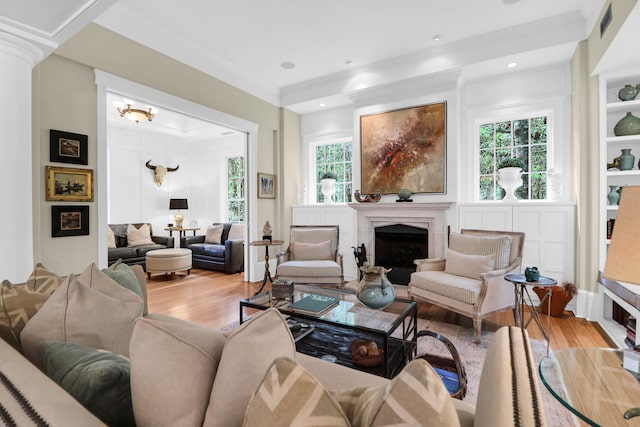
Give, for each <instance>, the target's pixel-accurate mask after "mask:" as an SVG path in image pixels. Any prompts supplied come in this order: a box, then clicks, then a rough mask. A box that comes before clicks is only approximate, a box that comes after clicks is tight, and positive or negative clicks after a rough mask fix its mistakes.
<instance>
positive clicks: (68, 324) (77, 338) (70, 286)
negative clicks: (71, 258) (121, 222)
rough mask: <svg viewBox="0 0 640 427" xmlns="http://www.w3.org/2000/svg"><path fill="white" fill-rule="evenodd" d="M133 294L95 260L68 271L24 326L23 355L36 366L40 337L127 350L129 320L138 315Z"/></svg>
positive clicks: (39, 361) (39, 363)
mask: <svg viewBox="0 0 640 427" xmlns="http://www.w3.org/2000/svg"><path fill="white" fill-rule="evenodd" d="M143 305H144V304H143V302H142V300H141V299H140V297H139V296H138V295H136V294H135V293H134V292H131V291H130V290H128V289H125V288H124V287H122V286H120V285H119V284H118V283H116V282H115V281H114V280H113V279H111V278H110V277H109V276H107V275H106V274H104V273H103V272H101V271H100V270H99V269H98V267H96V265H95V264H91V265H90V266H88V267H87V268H86V269H85V271H84V272H82V274H80V275H78V276H69V277H68V278H67V279H65V281H64V282H63V283H62V284H61V285H60V288H59V289H58V290H57V291H56V292H54V293H53V294H52V295H51V297H49V299H48V300H47V302H46V303H45V304H44V305H43V306H42V308H41V309H40V310H39V311H38V312H37V313H36V314H35V315H34V316H33V317H32V318H31V320H29V322H28V323H27V324H26V325H25V327H24V329H23V330H22V333H21V334H20V339H21V341H22V347H23V349H24V354H25V356H26V357H27V359H29V360H30V361H31V362H32V363H33V364H34V365H36V366H38V367H39V368H42V348H41V345H42V342H43V341H46V340H54V341H63V342H75V343H79V344H84V345H88V346H90V347H94V348H102V349H105V350H108V351H112V352H114V353H117V354H122V355H125V356H127V355H128V354H129V341H130V339H131V333H132V331H133V322H134V320H135V319H136V318H137V317H139V316H141V315H142V311H143Z"/></svg>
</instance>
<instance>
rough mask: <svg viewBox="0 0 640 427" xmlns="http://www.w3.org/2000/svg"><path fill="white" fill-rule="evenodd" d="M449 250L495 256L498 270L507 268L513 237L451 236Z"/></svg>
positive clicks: (452, 234)
mask: <svg viewBox="0 0 640 427" xmlns="http://www.w3.org/2000/svg"><path fill="white" fill-rule="evenodd" d="M449 249H452V250H454V251H456V252H460V253H463V254H466V255H494V256H495V257H496V266H495V268H496V270H500V269H503V268H507V267H508V266H509V258H510V256H511V236H509V235H503V236H476V235H468V234H460V233H451V234H450V235H449Z"/></svg>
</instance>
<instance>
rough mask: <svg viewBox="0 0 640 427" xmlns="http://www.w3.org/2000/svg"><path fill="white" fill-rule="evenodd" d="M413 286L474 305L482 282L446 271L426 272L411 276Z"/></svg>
mask: <svg viewBox="0 0 640 427" xmlns="http://www.w3.org/2000/svg"><path fill="white" fill-rule="evenodd" d="M411 286H414V287H416V288H418V289H422V290H425V291H428V292H433V293H434V294H437V295H441V296H443V297H446V298H451V299H453V300H455V301H460V302H461V303H463V304H468V305H474V304H475V303H476V301H477V299H478V295H479V294H480V288H481V287H482V281H481V280H479V279H470V278H468V277H464V276H456V275H453V274H449V273H446V272H444V271H425V272H421V273H413V274H412V275H411Z"/></svg>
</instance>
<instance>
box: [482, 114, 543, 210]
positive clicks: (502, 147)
mask: <svg viewBox="0 0 640 427" xmlns="http://www.w3.org/2000/svg"><path fill="white" fill-rule="evenodd" d="M479 130H480V132H479V145H480V156H479V159H480V176H479V189H480V200H500V199H502V198H503V197H504V190H503V189H502V188H500V186H499V185H498V164H499V163H500V161H501V160H503V159H506V158H509V157H515V158H518V159H521V160H523V161H524V164H525V168H524V169H523V174H522V186H521V187H520V188H518V189H517V190H516V197H517V198H519V199H530V200H544V199H546V198H547V156H548V152H549V149H550V147H549V145H548V136H549V117H548V116H536V117H528V118H521V119H517V120H506V121H501V122H494V123H484V124H481V125H480V129H479Z"/></svg>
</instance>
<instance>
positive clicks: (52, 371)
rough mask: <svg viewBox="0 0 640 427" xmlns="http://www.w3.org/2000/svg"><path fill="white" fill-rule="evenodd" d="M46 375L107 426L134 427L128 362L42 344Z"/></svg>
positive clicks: (89, 351)
mask: <svg viewBox="0 0 640 427" xmlns="http://www.w3.org/2000/svg"><path fill="white" fill-rule="evenodd" d="M43 351H44V366H45V372H46V373H47V375H48V376H49V377H50V378H51V379H53V380H54V381H55V382H56V383H58V385H60V386H61V387H62V388H63V389H64V390H66V391H67V393H69V394H70V395H72V396H73V397H74V398H75V399H76V400H77V401H78V402H80V403H81V404H82V405H83V406H84V407H85V408H87V410H89V411H90V412H91V413H93V414H94V415H95V416H96V417H98V418H100V419H101V420H102V421H103V422H104V423H106V424H108V425H109V426H125V427H126V426H135V419H134V416H133V405H132V403H131V384H130V382H129V360H128V359H127V358H125V357H123V356H120V355H117V354H114V353H111V352H109V351H104V350H97V349H95V348H91V347H87V346H85V345H82V344H76V343H65V342H59V341H45V342H44V343H43Z"/></svg>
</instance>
